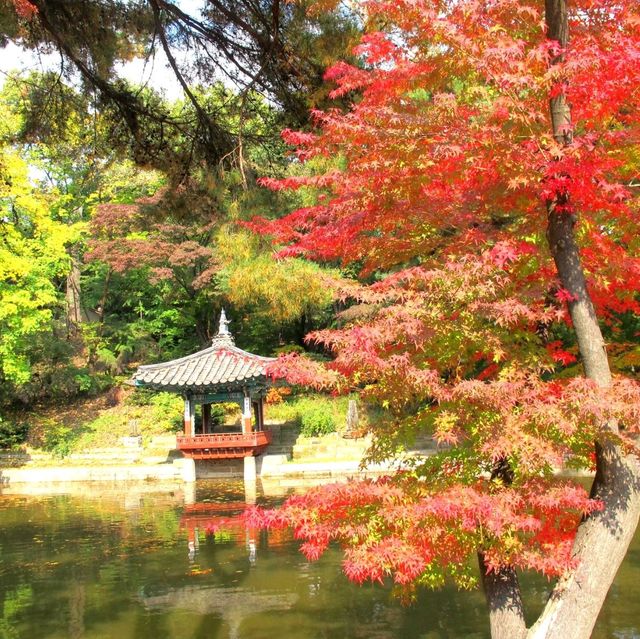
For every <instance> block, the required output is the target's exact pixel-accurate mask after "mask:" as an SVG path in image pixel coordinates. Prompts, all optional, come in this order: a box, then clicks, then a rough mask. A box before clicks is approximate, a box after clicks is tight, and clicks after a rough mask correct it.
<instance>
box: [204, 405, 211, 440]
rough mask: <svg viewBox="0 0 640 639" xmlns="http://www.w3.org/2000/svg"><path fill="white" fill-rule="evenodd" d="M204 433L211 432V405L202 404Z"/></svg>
mask: <svg viewBox="0 0 640 639" xmlns="http://www.w3.org/2000/svg"><path fill="white" fill-rule="evenodd" d="M202 432H203V433H205V434H206V433H210V432H211V404H202Z"/></svg>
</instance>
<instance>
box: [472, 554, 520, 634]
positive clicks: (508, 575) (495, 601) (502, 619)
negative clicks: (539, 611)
mask: <svg viewBox="0 0 640 639" xmlns="http://www.w3.org/2000/svg"><path fill="white" fill-rule="evenodd" d="M478 563H479V565H480V575H481V578H482V587H483V589H484V593H485V597H486V599H487V604H488V605H489V625H490V628H491V638H492V639H521V638H522V639H524V637H526V635H527V628H526V625H525V622H524V608H523V606H522V596H521V591H520V583H519V582H518V575H517V574H516V571H515V570H514V569H513V568H509V567H504V568H502V569H501V570H499V571H497V572H490V573H488V572H487V567H486V565H485V562H484V557H483V555H482V553H478Z"/></svg>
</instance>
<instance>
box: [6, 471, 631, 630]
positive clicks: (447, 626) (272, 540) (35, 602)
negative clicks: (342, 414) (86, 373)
mask: <svg viewBox="0 0 640 639" xmlns="http://www.w3.org/2000/svg"><path fill="white" fill-rule="evenodd" d="M76 490H78V489H76ZM261 500H262V501H266V502H269V501H274V500H273V499H271V500H270V499H267V498H265V497H264V496H260V495H259V496H258V501H261ZM243 501H244V492H243V489H242V485H241V484H240V485H239V484H237V483H222V482H216V483H202V482H198V487H197V490H196V493H195V495H194V494H190V495H185V494H183V493H182V492H181V491H179V490H176V491H168V490H167V491H164V492H158V491H152V490H151V489H150V488H149V487H147V488H146V489H144V490H140V488H131V489H130V490H129V491H128V492H127V493H124V492H122V491H121V490H120V491H119V492H113V491H109V490H106V489H105V488H104V486H94V487H86V488H84V489H82V490H81V491H80V494H75V495H71V494H63V495H57V496H20V495H6V494H5V495H2V496H0V639H23V638H24V639H44V638H45V637H46V638H47V639H80V638H84V639H102V638H104V639H165V638H167V639H169V638H171V639H173V638H176V639H178V638H179V639H205V638H206V639H240V638H242V639H312V638H313V639H324V638H329V637H331V639H436V638H438V639H440V638H442V639H462V638H472V639H476V638H481V637H482V638H484V637H489V634H488V630H487V627H488V621H487V616H486V610H485V605H484V600H483V597H482V594H481V593H480V592H477V591H476V592H470V593H459V592H456V591H455V590H453V589H445V590H442V591H440V592H435V593H431V592H425V593H422V594H421V595H420V597H419V600H418V602H417V603H416V604H415V605H413V606H410V607H403V606H402V605H400V603H399V602H398V601H397V600H395V599H394V598H393V597H392V595H391V593H390V590H389V588H385V587H381V586H372V585H367V586H364V587H359V586H356V585H353V584H351V583H349V582H348V581H347V580H346V578H345V577H344V576H343V575H342V574H341V572H340V555H339V553H338V552H337V551H332V552H329V553H327V554H326V555H325V556H324V557H323V558H322V559H321V560H320V561H318V562H315V563H308V562H307V561H306V560H305V559H304V558H303V557H302V556H301V555H300V554H299V552H298V551H297V549H296V548H297V544H296V543H295V542H294V541H292V540H289V539H287V538H286V537H283V536H282V535H279V536H278V537H275V536H274V535H272V536H271V537H269V536H268V535H267V534H265V533H264V532H255V531H245V530H244V529H242V528H240V527H239V526H238V527H235V526H234V525H233V516H234V515H235V514H237V512H238V510H239V508H240V507H241V506H242V502H243ZM220 517H227V518H231V519H230V522H229V520H227V523H226V524H225V526H224V527H223V530H221V531H218V532H217V533H216V535H206V534H205V532H204V527H205V526H206V522H207V521H210V520H216V518H220ZM217 521H219V519H217ZM196 529H197V530H196ZM196 539H197V542H196ZM639 585H640V538H639V537H638V536H636V540H635V542H634V545H633V547H632V548H631V550H630V552H629V555H628V557H627V560H626V562H625V564H624V566H623V567H622V569H621V571H620V573H619V575H618V578H617V580H616V583H615V584H614V586H613V588H612V590H611V592H610V594H609V597H608V600H607V602H606V604H605V607H604V609H603V611H602V613H601V615H600V619H599V622H598V626H597V628H596V630H595V632H594V634H593V637H594V638H596V639H605V638H606V639H609V638H616V639H632V638H633V639H635V638H640V604H639V603H638V586H639ZM523 587H524V589H525V592H526V606H527V608H528V612H529V614H530V615H532V616H535V615H536V614H537V613H538V612H539V610H540V609H541V607H542V605H543V603H544V600H545V597H546V594H547V592H548V588H549V585H548V584H547V582H546V581H545V580H543V579H539V578H528V579H527V578H525V579H524V586H523Z"/></svg>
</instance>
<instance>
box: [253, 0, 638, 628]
mask: <svg viewBox="0 0 640 639" xmlns="http://www.w3.org/2000/svg"><path fill="white" fill-rule="evenodd" d="M567 5H568V3H567V2H566V0H546V2H545V3H543V2H541V1H540V0H489V1H479V0H462V1H460V2H449V1H445V0H442V1H438V0H390V1H382V0H371V1H369V2H366V3H364V7H365V11H366V16H367V22H368V24H369V25H377V28H378V29H380V25H383V28H382V29H380V30H377V31H372V32H370V33H368V35H366V36H365V37H364V38H363V40H362V43H361V45H360V46H359V47H358V50H357V52H358V53H359V54H360V55H361V56H362V61H363V63H362V65H361V66H351V65H348V64H345V63H338V64H336V65H335V66H334V67H332V68H331V69H330V70H329V71H328V72H327V79H328V80H330V81H332V82H334V83H335V89H334V91H333V94H334V95H335V96H350V95H352V96H353V106H352V108H351V110H349V111H348V112H341V111H338V110H336V111H329V112H317V113H315V114H314V115H315V119H316V122H317V123H318V131H317V133H316V134H310V133H298V132H292V131H285V132H284V134H283V137H284V139H285V140H286V141H288V142H289V143H290V144H292V145H293V146H295V147H296V154H297V156H298V158H299V159H300V160H301V161H304V160H306V159H308V158H312V157H315V156H325V157H327V158H331V157H335V158H338V159H339V162H336V168H335V170H333V171H330V172H326V173H323V174H320V175H313V176H297V177H291V178H287V179H284V180H270V179H265V180H264V183H265V184H266V185H267V186H269V187H270V188H274V189H290V188H294V189H295V188H300V187H312V188H314V189H317V191H318V198H317V203H316V204H315V205H313V206H310V207H306V208H303V209H300V210H297V211H295V212H293V213H292V214H290V215H288V216H286V217H284V218H282V219H279V220H275V221H265V220H260V221H256V226H257V227H259V228H260V230H261V232H264V233H269V234H271V235H273V236H274V238H276V241H278V242H279V243H280V244H281V245H282V246H283V248H282V249H281V253H282V254H286V255H304V256H306V257H308V258H312V259H316V260H320V261H333V262H335V261H337V260H339V261H341V262H342V263H343V264H345V265H346V264H352V265H354V264H355V265H357V266H358V267H359V268H360V269H361V273H362V275H363V278H362V280H361V282H360V283H357V282H335V283H334V285H335V290H336V296H337V297H338V298H339V299H341V300H342V301H344V302H347V303H351V304H353V303H357V304H358V305H360V307H361V312H360V313H358V316H359V318H360V319H359V320H357V321H352V322H350V323H347V324H346V325H345V326H343V327H342V328H339V329H335V330H327V331H322V332H318V333H314V334H312V335H310V336H309V339H311V340H315V341H318V342H321V343H323V344H324V345H325V346H326V348H327V349H329V350H331V351H332V352H333V353H334V355H335V357H334V359H333V361H332V362H331V364H329V365H328V366H326V367H320V366H319V365H317V364H314V363H313V362H310V361H306V360H302V359H301V358H297V357H295V356H292V357H289V358H284V359H281V360H279V361H278V362H277V363H276V364H275V365H274V366H273V367H272V373H273V374H274V375H276V376H284V377H287V378H288V379H289V380H290V381H292V382H296V383H304V384H312V385H315V386H318V387H325V388H332V389H335V390H352V391H354V390H355V391H357V392H360V393H361V395H362V397H363V398H365V399H366V400H368V401H372V402H375V403H377V404H378V405H379V406H380V407H382V408H383V410H384V413H385V415H386V418H385V419H383V420H381V421H380V423H376V424H374V425H373V426H372V427H371V429H372V435H373V448H372V451H371V454H370V457H371V459H374V460H388V459H396V458H397V456H398V447H399V446H400V445H401V444H402V443H403V442H406V441H411V438H412V437H413V436H414V435H415V434H417V433H422V432H427V433H431V434H432V435H433V437H434V438H435V440H436V442H438V443H439V444H440V445H441V450H440V452H439V453H438V454H437V455H436V456H434V457H431V458H428V459H427V460H421V461H416V460H412V459H411V458H407V459H404V460H403V463H402V465H401V467H402V469H403V470H402V471H401V472H399V473H397V474H395V475H393V476H391V477H388V478H386V479H384V480H379V481H359V482H352V483H349V484H347V485H336V486H329V487H323V488H319V489H315V490H313V491H312V492H310V493H308V494H307V495H305V496H301V497H294V498H291V499H290V500H289V501H288V502H287V503H286V504H285V505H284V507H283V508H282V509H280V510H278V511H273V512H266V513H265V512H260V511H252V512H251V513H250V515H249V517H250V518H251V519H254V518H256V519H257V520H258V521H260V522H262V523H263V524H266V525H268V526H292V527H293V528H294V530H295V534H296V536H297V537H298V538H301V539H304V540H305V543H304V545H303V547H302V549H303V551H304V552H305V553H306V554H307V556H308V557H310V558H315V557H318V556H319V555H320V554H321V553H322V551H323V550H324V549H325V548H326V547H327V544H328V543H329V542H331V541H338V542H340V543H341V544H342V545H343V546H344V547H345V549H346V554H345V563H344V568H345V571H346V573H347V575H348V576H349V577H350V578H352V579H354V580H355V581H358V582H361V581H363V580H366V579H372V580H382V579H384V578H385V577H390V578H392V579H393V580H394V581H395V583H396V584H398V586H399V587H400V588H402V589H403V590H404V591H405V592H410V591H411V589H412V588H415V586H416V585H420V584H422V585H426V586H437V585H439V584H440V583H442V581H443V580H444V579H445V578H452V579H453V580H455V581H456V582H457V583H458V584H459V585H460V586H463V587H465V586H469V585H471V584H472V582H473V576H472V574H471V573H470V572H469V569H468V562H469V558H471V557H474V556H475V555H476V554H477V555H478V557H479V559H480V565H481V575H482V581H483V585H484V588H485V592H486V595H487V601H488V604H489V610H490V621H491V630H492V636H493V637H494V638H502V637H504V638H509V639H514V638H518V637H525V636H528V637H536V638H542V637H545V638H552V637H558V638H562V639H567V638H571V637H575V638H586V637H588V636H589V635H590V633H591V629H592V628H593V625H594V623H595V620H596V618H597V614H598V611H599V610H600V607H601V605H602V602H603V600H604V597H605V596H606V593H607V590H608V588H609V586H610V584H611V582H612V580H613V578H614V576H615V573H616V571H617V568H618V566H619V564H620V562H621V561H622V559H623V557H624V555H625V552H626V548H627V546H628V544H629V542H630V540H631V538H632V536H633V534H634V531H635V529H636V525H637V521H638V514H639V513H640V473H639V468H638V460H637V449H636V445H635V442H634V439H633V437H634V436H635V433H636V432H637V428H638V426H637V425H638V415H639V411H640V387H639V386H638V384H637V383H636V382H635V381H634V380H631V379H626V378H623V377H621V376H614V375H612V374H611V371H610V367H609V363H608V358H607V353H606V347H605V341H604V339H603V336H602V332H601V324H603V323H607V324H608V325H609V326H613V325H615V323H616V322H617V321H618V320H619V318H620V317H621V316H624V315H625V314H629V313H635V314H637V313H638V311H639V310H640V309H639V307H638V288H639V287H640V262H639V260H638V233H637V222H636V219H637V212H638V204H639V202H640V199H639V197H638V186H640V185H639V184H638V172H639V168H640V164H639V156H638V149H639V148H640V147H639V142H640V136H639V134H640V90H639V87H640V11H639V7H638V5H637V3H636V2H633V1H631V0H619V1H614V0H575V1H574V2H572V3H571V4H570V5H569V6H567ZM569 35H570V37H569ZM325 164H326V163H325ZM339 164H341V165H342V166H343V167H344V168H340V166H338V165H339ZM371 281H374V282H375V283H373V284H371V283H370V282H371ZM567 329H570V330H569V331H568V330H567ZM568 335H573V336H574V339H572V338H571V337H568ZM576 360H578V361H579V364H580V365H581V366H582V369H583V371H584V374H581V373H582V371H579V370H578V367H577V366H574V367H573V368H572V369H571V368H569V369H566V370H564V372H563V374H561V375H559V373H560V372H561V371H563V369H564V368H565V367H567V366H571V365H572V363H573V362H575V361H576ZM572 372H573V375H572V374H571V373H572ZM565 466H576V467H580V468H585V467H590V466H591V467H595V471H596V474H595V480H594V483H593V487H592V490H591V495H590V496H589V495H587V494H586V492H585V491H584V490H582V489H581V488H580V487H579V486H577V485H575V484H572V483H571V482H568V481H561V480H559V479H557V478H556V476H555V471H556V470H557V469H558V468H560V467H565ZM521 568H524V569H533V570H538V571H541V572H543V573H544V574H546V575H549V576H553V577H557V578H558V580H557V582H556V585H555V587H554V589H553V591H552V594H551V597H550V599H549V602H548V605H547V606H546V608H545V609H544V611H543V613H542V615H541V616H540V618H539V619H538V620H537V622H536V623H535V624H534V625H533V626H532V627H531V628H529V629H527V628H526V625H525V621H524V614H523V608H522V601H521V597H520V589H519V585H518V580H517V575H516V569H521Z"/></svg>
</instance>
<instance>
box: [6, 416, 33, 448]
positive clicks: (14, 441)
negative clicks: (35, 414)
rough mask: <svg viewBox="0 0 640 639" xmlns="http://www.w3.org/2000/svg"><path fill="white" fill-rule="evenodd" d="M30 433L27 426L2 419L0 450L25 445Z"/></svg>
mask: <svg viewBox="0 0 640 639" xmlns="http://www.w3.org/2000/svg"><path fill="white" fill-rule="evenodd" d="M28 432H29V426H28V425H27V424H25V423H17V422H13V421H7V420H6V419H3V418H2V417H0V448H13V447H14V446H19V445H20V444H23V443H24V442H25V440H26V439H27V433H28Z"/></svg>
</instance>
